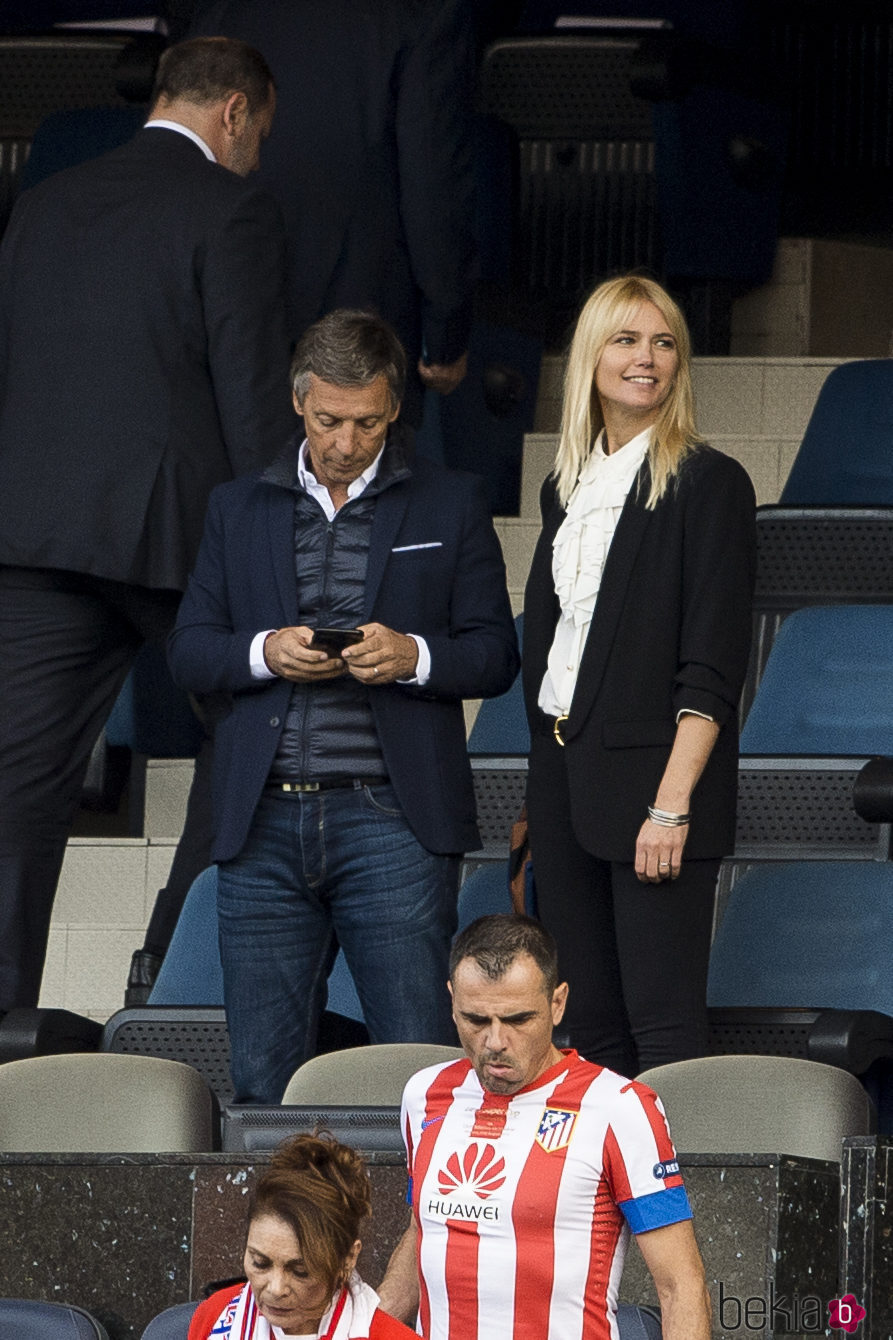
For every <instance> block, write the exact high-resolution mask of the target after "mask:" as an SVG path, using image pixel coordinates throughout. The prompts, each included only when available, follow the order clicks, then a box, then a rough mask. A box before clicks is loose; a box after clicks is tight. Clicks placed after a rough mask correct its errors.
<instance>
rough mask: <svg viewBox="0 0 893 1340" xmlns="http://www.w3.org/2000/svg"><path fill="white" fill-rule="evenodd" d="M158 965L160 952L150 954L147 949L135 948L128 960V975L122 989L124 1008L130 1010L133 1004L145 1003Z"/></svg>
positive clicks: (156, 973)
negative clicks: (125, 985)
mask: <svg viewBox="0 0 893 1340" xmlns="http://www.w3.org/2000/svg"><path fill="white" fill-rule="evenodd" d="M160 967H161V955H160V954H151V953H150V952H149V950H148V949H137V950H136V952H135V953H134V955H133V958H132V959H131V960H130V975H129V976H128V978H127V987H126V989H125V991H124V1008H125V1009H127V1010H130V1009H133V1007H134V1006H135V1005H145V1004H146V1002H147V1001H148V999H149V992H150V991H151V990H152V987H153V986H154V985H155V978H156V977H157V976H158V970H159V968H160Z"/></svg>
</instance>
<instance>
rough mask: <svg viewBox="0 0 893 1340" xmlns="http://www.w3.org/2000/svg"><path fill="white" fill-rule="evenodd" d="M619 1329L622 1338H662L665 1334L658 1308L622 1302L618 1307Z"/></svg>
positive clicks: (643, 1339) (654, 1339)
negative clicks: (635, 1305)
mask: <svg viewBox="0 0 893 1340" xmlns="http://www.w3.org/2000/svg"><path fill="white" fill-rule="evenodd" d="M617 1330H618V1332H619V1334H620V1340H661V1336H662V1335H663V1331H662V1330H661V1325H660V1315H659V1313H658V1311H657V1309H656V1308H650V1307H633V1306H632V1304H630V1303H621V1304H620V1306H619V1307H618V1309H617Z"/></svg>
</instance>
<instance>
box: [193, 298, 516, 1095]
mask: <svg viewBox="0 0 893 1340" xmlns="http://www.w3.org/2000/svg"><path fill="white" fill-rule="evenodd" d="M292 373H293V386H294V396H295V408H296V409H297V410H298V412H299V413H300V414H301V415H302V416H303V420H304V432H305V433H306V438H304V434H302V433H298V434H296V435H295V437H294V439H293V440H292V441H291V443H290V444H289V445H288V446H287V447H286V448H285V450H284V451H283V452H282V453H281V455H280V456H279V458H278V459H277V460H276V461H274V462H273V463H272V464H271V465H270V466H269V467H268V468H267V469H266V470H264V471H258V472H257V473H255V474H251V475H246V476H245V477H243V478H242V479H237V480H235V481H233V482H232V483H231V484H225V485H223V486H222V487H221V488H219V489H215V491H214V493H213V494H212V495H211V501H210V503H209V506H208V519H207V522H206V525H205V534H204V538H203V540H202V546H201V549H200V551H199V556H198V560H197V562H196V566H195V571H194V572H193V574H192V577H191V578H190V581H189V587H188V589H187V592H186V595H185V596H184V598H183V604H182V606H181V608H180V612H179V615H178V617H177V626H176V628H175V629H174V632H173V635H172V636H171V641H170V660H171V667H172V669H173V671H174V676H175V678H176V680H177V682H178V683H179V684H180V685H181V686H182V687H183V688H187V689H190V690H192V691H193V692H196V693H226V694H231V695H232V704H231V710H230V711H229V713H228V714H227V715H226V717H224V718H223V720H221V722H220V723H219V725H218V727H217V732H216V735H215V754H216V757H215V762H214V767H215V786H214V820H215V822H214V844H213V849H212V855H213V858H214V860H215V861H217V862H218V891H217V908H218V914H219V922H220V951H221V959H222V963H223V984H224V999H225V1002H226V1013H227V1021H228V1023H229V1033H230V1041H231V1043H232V1068H233V1081H234V1084H235V1089H236V1095H237V1101H239V1102H248V1103H277V1102H279V1101H280V1099H281V1097H282V1094H283V1091H284V1089H285V1086H286V1084H287V1082H288V1080H289V1078H290V1076H291V1074H292V1072H293V1071H294V1070H295V1069H297V1067H298V1065H300V1064H301V1063H302V1062H303V1061H304V1060H305V1059H306V1058H307V1057H308V1056H312V1055H313V1052H314V1048H315V1042H316V1025H317V1021H318V1018H319V1015H320V1012H321V1010H322V1007H323V1005H324V997H325V983H326V977H327V975H328V971H329V968H330V967H331V962H332V959H333V957H334V953H335V937H337V941H338V943H339V944H340V945H341V947H342V949H343V950H344V954H345V957H346V958H347V962H348V965H349V967H350V969H351V972H352V973H353V976H354V978H355V980H356V983H357V990H358V992H359V996H360V1000H361V1001H362V1004H363V1013H364V1016H365V1021H366V1024H367V1026H368V1029H369V1034H370V1038H371V1040H372V1041H373V1042H449V1041H451V1040H452V1037H453V1029H452V1023H451V1020H450V1012H449V1008H448V1005H447V1000H446V996H445V994H442V993H441V992H440V991H438V989H437V984H438V983H439V982H442V981H443V980H445V976H446V972H447V959H448V956H449V944H450V937H451V935H452V933H453V932H454V930H455V927H456V889H457V883H458V872H459V860H458V858H459V855H460V853H462V852H464V851H466V850H474V849H475V848H476V847H477V846H478V845H479V843H480V836H479V834H478V831H477V826H476V823H475V805H474V788H473V786H472V777H471V768H470V765H469V762H468V753H467V750H466V747H465V723H464V718H463V713H462V699H463V698H477V697H492V696H493V695H495V694H498V693H504V692H505V691H506V689H508V688H509V686H510V685H511V683H512V680H513V679H514V677H515V674H516V672H517V668H518V650H517V642H516V638H515V629H514V624H513V622H512V614H511V607H510V604H509V599H508V593H507V591H506V586H505V566H504V564H503V560H502V555H501V553H500V550H499V541H498V540H497V538H496V534H495V532H494V530H493V525H492V522H491V519H490V514H489V509H488V507H487V502H486V497H485V494H484V489H483V484H482V481H481V480H479V479H477V478H476V477H475V476H474V475H466V474H459V473H457V472H453V471H448V470H444V469H442V468H441V467H439V466H436V465H434V464H433V463H432V462H431V461H428V460H425V459H424V458H419V459H414V458H413V452H412V449H411V442H412V439H411V434H408V433H407V432H406V430H404V429H403V426H402V424H400V423H399V422H395V420H396V419H397V415H398V412H399V409H400V397H401V393H402V389H403V378H404V375H405V359H404V355H403V350H402V349H401V347H400V344H399V342H398V341H397V339H396V338H395V336H394V333H393V331H392V330H390V328H389V327H388V326H386V325H385V323H384V322H382V321H381V320H380V319H379V318H377V317H374V316H370V315H369V314H368V313H365V312H354V311H337V312H332V313H330V314H329V315H328V316H326V317H323V318H322V320H320V321H318V322H317V323H316V324H315V325H313V326H311V327H310V329H309V330H308V331H307V332H306V334H305V336H304V338H303V339H302V340H301V342H300V344H299V345H298V348H297V351H296V353H295V357H294V361H293V364H292ZM352 630H359V632H361V633H362V634H363V636H362V637H360V638H358V639H357V640H356V641H355V642H354V643H353V644H351V643H350V642H348V643H347V644H345V642H344V636H346V637H348V638H349V637H350V634H351V631H352ZM339 634H342V635H343V636H342V637H339Z"/></svg>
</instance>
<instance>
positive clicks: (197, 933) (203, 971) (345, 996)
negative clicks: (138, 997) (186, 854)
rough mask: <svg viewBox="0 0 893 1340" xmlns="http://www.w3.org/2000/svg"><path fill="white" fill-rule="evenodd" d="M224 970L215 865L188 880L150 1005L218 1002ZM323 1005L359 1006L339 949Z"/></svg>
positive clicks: (347, 1011)
mask: <svg viewBox="0 0 893 1340" xmlns="http://www.w3.org/2000/svg"><path fill="white" fill-rule="evenodd" d="M222 1004H223V970H222V968H221V966H220V951H219V948H218V944H217V867H216V866H213V865H212V866H209V867H208V869H207V870H203V871H202V873H201V874H200V875H199V876H198V878H197V879H196V880H194V881H193V884H192V887H191V888H190V890H189V893H188V894H187V895H186V902H185V903H184V904H183V911H182V912H181V913H180V918H179V920H178V922H177V925H176V929H175V930H174V934H173V936H172V938H171V942H170V945H169V947H168V951H167V953H166V954H165V956H164V961H163V962H162V965H161V968H160V970H159V973H158V977H157V978H156V980H155V984H154V986H153V987H152V991H151V993H150V995H149V1005H150V1006H151V1005H168V1006H171V1005H206V1006H210V1005H222ZM327 1008H328V1009H329V1010H330V1011H332V1012H334V1013H336V1014H340V1015H344V1016H345V1017H346V1018H348V1019H355V1020H362V1018H363V1011H362V1008H361V1006H360V1001H359V998H358V996H357V991H356V987H355V986H354V983H353V978H352V977H351V975H350V969H349V968H348V966H347V961H346V960H345V958H344V953H343V951H341V950H339V951H338V957H337V958H336V960H335V964H334V967H333V968H332V971H331V974H330V975H329V998H328V1006H327Z"/></svg>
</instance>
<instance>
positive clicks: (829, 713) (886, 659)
mask: <svg viewBox="0 0 893 1340" xmlns="http://www.w3.org/2000/svg"><path fill="white" fill-rule="evenodd" d="M741 752H742V754H767V755H798V754H814V755H824V756H828V757H830V756H834V755H839V756H841V757H847V756H860V755H861V756H865V757H868V756H871V755H874V754H893V605H838V606H834V607H833V608H830V607H827V606H815V607H812V608H809V609H801V610H796V611H795V612H794V613H793V614H791V615H790V616H789V617H788V618H787V619H786V620H785V622H784V623H783V624H782V626H781V628H780V630H779V632H778V636H777V637H776V639H775V643H774V645H773V647H772V651H771V654H770V656H769V660H768V662H767V664H766V669H765V672H764V674H763V678H762V680H761V681H760V686H759V689H758V690H757V694H756V697H755V699H754V702H753V706H752V707H751V710H750V713H749V715H748V718H747V721H746V722H745V725H744V730H743V731H742V733H741Z"/></svg>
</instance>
